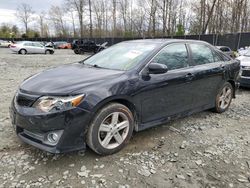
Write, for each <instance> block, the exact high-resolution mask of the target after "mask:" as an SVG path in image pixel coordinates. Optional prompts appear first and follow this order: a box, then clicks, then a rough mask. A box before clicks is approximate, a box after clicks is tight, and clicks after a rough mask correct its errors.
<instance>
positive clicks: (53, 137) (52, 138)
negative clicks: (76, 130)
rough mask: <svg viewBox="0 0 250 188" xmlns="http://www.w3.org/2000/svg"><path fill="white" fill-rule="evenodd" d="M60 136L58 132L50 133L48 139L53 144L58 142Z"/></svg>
mask: <svg viewBox="0 0 250 188" xmlns="http://www.w3.org/2000/svg"><path fill="white" fill-rule="evenodd" d="M58 138H59V136H58V135H57V134H56V133H49V134H48V135H47V140H48V141H49V142H51V143H52V144H54V143H57V142H58Z"/></svg>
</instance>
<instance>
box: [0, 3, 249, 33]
mask: <svg viewBox="0 0 250 188" xmlns="http://www.w3.org/2000/svg"><path fill="white" fill-rule="evenodd" d="M249 16H250V1H249V0H194V1H192V0H64V1H63V3H62V4H61V5H60V6H55V5H52V6H51V7H48V10H47V11H42V12H35V11H33V8H32V7H31V6H30V5H29V4H25V3H23V4H20V5H19V6H18V7H17V10H16V17H17V19H18V20H19V22H20V24H22V26H23V29H24V30H23V32H21V29H20V28H17V26H11V25H8V24H3V25H2V26H1V27H0V36H4V35H8V33H11V34H12V36H15V37H18V36H19V37H20V36H22V37H51V36H55V37H82V38H83V37H89V38H92V37H152V38H153V37H162V36H174V35H184V34H198V35H199V34H225V33H237V32H249V31H250V18H249Z"/></svg>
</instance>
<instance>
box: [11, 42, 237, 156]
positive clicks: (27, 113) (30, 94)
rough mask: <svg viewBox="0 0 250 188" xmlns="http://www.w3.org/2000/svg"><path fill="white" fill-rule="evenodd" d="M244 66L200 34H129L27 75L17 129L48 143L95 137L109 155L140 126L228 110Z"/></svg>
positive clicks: (92, 143)
mask: <svg viewBox="0 0 250 188" xmlns="http://www.w3.org/2000/svg"><path fill="white" fill-rule="evenodd" d="M239 70H240V65H239V61H237V60H233V59H231V58H230V57H228V56H225V55H224V54H223V53H222V52H220V51H219V50H217V49H216V48H215V47H213V46H211V45H210V44H208V43H205V42H201V41H191V40H190V41H189V40H160V39H159V40H158V39H154V40H135V41H128V42H122V43H119V44H117V45H114V46H112V47H110V48H108V49H106V50H103V51H102V52H100V53H98V54H96V55H93V56H91V57H89V58H88V59H85V60H83V61H81V62H79V63H75V64H68V65H64V66H61V67H58V68H53V69H49V70H46V71H44V72H42V73H39V74H36V75H34V76H32V77H29V78H28V79H26V80H25V81H24V82H23V83H22V84H21V85H20V87H19V89H18V91H17V93H16V95H15V96H14V99H13V101H12V104H11V107H10V114H11V119H12V123H13V126H14V128H15V130H16V133H17V135H18V137H19V138H20V139H21V140H23V141H24V142H26V143H28V144H31V145H33V146H35V147H38V148H40V149H42V150H46V151H48V152H51V153H61V152H68V151H73V150H80V149H85V148H86V145H88V146H89V147H90V148H91V149H92V150H93V151H95V152H96V153H98V154H101V155H108V154H112V153H115V152H117V151H119V150H120V149H122V148H123V147H124V146H125V144H126V143H127V142H128V141H129V139H130V138H131V136H132V133H133V132H134V131H141V130H143V129H146V128H149V127H152V126H156V125H159V124H163V123H166V122H168V121H170V120H172V119H175V118H177V117H184V116H189V115H191V114H193V113H196V112H200V111H203V110H207V109H212V110H214V111H215V112H218V113H222V112H224V111H226V110H227V109H228V107H229V105H230V103H231V100H232V98H234V97H235V89H236V88H237V82H236V78H237V76H238V73H239Z"/></svg>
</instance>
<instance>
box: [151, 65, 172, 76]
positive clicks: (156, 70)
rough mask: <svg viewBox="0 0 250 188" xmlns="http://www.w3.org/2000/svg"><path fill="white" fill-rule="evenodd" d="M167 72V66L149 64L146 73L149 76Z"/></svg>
mask: <svg viewBox="0 0 250 188" xmlns="http://www.w3.org/2000/svg"><path fill="white" fill-rule="evenodd" d="M166 72H168V67H167V65H164V64H160V63H150V64H149V65H148V73H149V74H164V73H166Z"/></svg>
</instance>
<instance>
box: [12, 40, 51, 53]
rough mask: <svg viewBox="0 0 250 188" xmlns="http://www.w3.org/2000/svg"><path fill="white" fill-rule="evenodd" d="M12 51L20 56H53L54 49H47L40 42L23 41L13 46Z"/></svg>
mask: <svg viewBox="0 0 250 188" xmlns="http://www.w3.org/2000/svg"><path fill="white" fill-rule="evenodd" d="M10 49H11V50H12V51H13V52H16V53H18V54H23V55H24V54H53V53H54V49H53V48H50V47H45V46H44V45H42V44H41V43H40V42H32V41H21V42H17V43H16V44H12V45H11V46H10Z"/></svg>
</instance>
